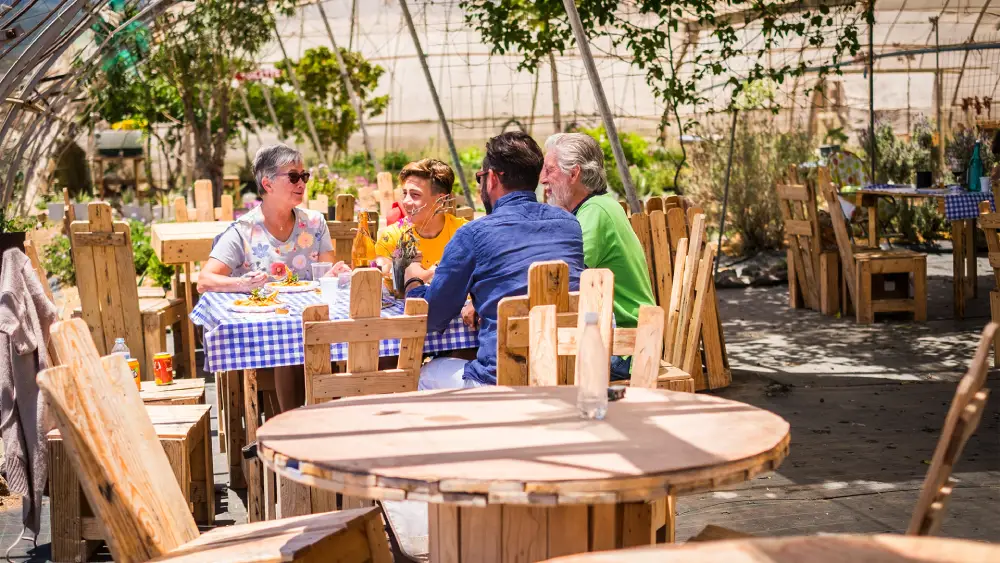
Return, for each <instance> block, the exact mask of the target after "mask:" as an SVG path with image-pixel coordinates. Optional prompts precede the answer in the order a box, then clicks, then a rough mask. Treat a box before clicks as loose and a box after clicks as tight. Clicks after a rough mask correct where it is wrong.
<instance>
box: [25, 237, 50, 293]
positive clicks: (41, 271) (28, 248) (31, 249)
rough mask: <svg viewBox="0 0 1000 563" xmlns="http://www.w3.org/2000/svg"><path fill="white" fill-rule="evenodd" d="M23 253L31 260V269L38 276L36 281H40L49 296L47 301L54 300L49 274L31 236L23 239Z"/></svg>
mask: <svg viewBox="0 0 1000 563" xmlns="http://www.w3.org/2000/svg"><path fill="white" fill-rule="evenodd" d="M24 253H25V254H27V255H28V260H30V261H31V269H32V270H34V271H35V275H36V276H38V281H40V282H42V287H43V288H44V289H45V295H46V297H48V298H49V301H53V302H54V301H55V298H54V297H52V288H51V287H49V276H48V274H47V273H46V272H45V267H44V266H42V261H41V260H39V258H38V249H37V248H36V247H35V241H33V240H31V237H28V239H27V240H25V241H24Z"/></svg>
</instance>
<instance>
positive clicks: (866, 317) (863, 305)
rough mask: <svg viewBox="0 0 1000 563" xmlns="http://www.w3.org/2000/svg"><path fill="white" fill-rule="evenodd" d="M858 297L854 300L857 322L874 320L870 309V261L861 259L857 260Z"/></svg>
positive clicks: (864, 322) (869, 322)
mask: <svg viewBox="0 0 1000 563" xmlns="http://www.w3.org/2000/svg"><path fill="white" fill-rule="evenodd" d="M856 283H857V288H858V298H857V300H855V302H854V308H855V310H856V311H857V321H858V324H871V323H873V322H875V314H874V311H872V273H871V262H869V261H868V260H861V261H859V262H858V280H857V282H856Z"/></svg>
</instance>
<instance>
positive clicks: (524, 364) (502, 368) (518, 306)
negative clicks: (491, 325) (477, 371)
mask: <svg viewBox="0 0 1000 563" xmlns="http://www.w3.org/2000/svg"><path fill="white" fill-rule="evenodd" d="M528 311H529V308H528V300H527V298H525V297H505V298H503V299H501V300H500V303H499V304H498V305H497V384H498V385H514V386H525V385H527V384H528V350H527V348H526V347H518V348H515V347H513V346H512V345H511V343H510V342H509V341H508V338H507V335H508V332H509V328H510V327H509V319H511V318H514V317H524V316H527V315H528Z"/></svg>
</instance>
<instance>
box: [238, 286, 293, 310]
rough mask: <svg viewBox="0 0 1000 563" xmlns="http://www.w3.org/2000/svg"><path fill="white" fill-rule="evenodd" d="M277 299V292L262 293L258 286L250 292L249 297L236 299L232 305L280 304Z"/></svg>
mask: <svg viewBox="0 0 1000 563" xmlns="http://www.w3.org/2000/svg"><path fill="white" fill-rule="evenodd" d="M280 303H281V301H278V292H277V291H272V292H271V293H268V294H266V295H265V294H264V292H263V291H261V290H260V288H257V289H255V290H253V291H251V292H250V297H248V298H246V299H237V300H235V301H233V305H236V306H237V307H273V306H275V305H278V304H280Z"/></svg>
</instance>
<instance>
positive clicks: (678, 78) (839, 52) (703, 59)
mask: <svg viewBox="0 0 1000 563" xmlns="http://www.w3.org/2000/svg"><path fill="white" fill-rule="evenodd" d="M460 5H461V7H462V8H463V9H464V10H465V20H466V22H467V23H468V24H469V25H471V26H472V27H473V28H474V29H476V30H477V31H478V32H479V33H480V34H481V35H482V37H483V40H484V41H485V42H486V43H487V44H489V45H492V50H493V53H495V54H505V53H517V54H519V55H520V56H521V57H522V59H521V61H520V63H519V69H521V70H527V71H534V70H536V69H537V67H538V64H539V63H540V62H541V61H543V60H545V59H546V58H547V57H548V56H549V53H550V52H556V53H560V54H565V53H567V52H572V51H573V50H574V49H575V44H574V40H573V33H572V29H571V28H570V25H569V22H568V20H567V16H566V12H565V9H564V7H563V3H562V0H507V1H504V2H496V1H495V0H462V1H461V2H460ZM576 5H577V9H578V11H579V12H580V19H581V20H582V22H583V27H584V29H585V30H586V31H587V34H588V36H589V37H590V39H591V41H594V40H607V41H610V42H611V44H612V45H614V46H615V47H616V48H623V49H624V53H625V55H624V56H625V57H626V58H627V60H628V61H629V62H630V63H631V64H632V65H633V66H635V67H637V68H639V69H641V70H643V71H644V72H645V74H646V80H647V82H648V84H649V86H650V87H651V88H652V91H653V93H654V95H656V97H657V98H659V99H660V100H662V101H663V102H665V105H666V107H667V112H668V113H665V114H664V122H666V121H667V119H668V115H669V113H673V115H672V117H673V119H674V121H675V122H677V125H678V126H679V127H680V129H681V131H686V130H687V129H688V128H689V127H690V125H691V123H681V122H680V119H679V116H678V114H677V111H676V110H677V108H678V107H684V106H687V107H692V108H693V107H695V106H697V105H699V104H703V103H705V102H707V101H708V99H707V97H706V96H707V94H706V93H705V91H704V90H703V89H702V84H703V83H704V82H705V81H706V80H708V79H711V78H713V77H720V76H724V77H725V83H726V84H727V85H728V87H729V93H730V103H729V106H730V107H735V105H736V104H735V102H736V100H737V98H738V96H739V94H740V92H741V91H742V90H743V88H744V87H745V86H746V85H747V84H752V83H755V82H757V81H760V80H763V79H768V80H770V81H773V82H775V83H778V84H780V83H782V82H783V81H784V80H785V79H786V78H788V77H793V76H801V75H802V74H804V73H805V71H806V69H807V67H809V66H811V65H813V64H814V61H807V60H801V59H800V60H798V62H797V63H794V64H790V63H780V64H772V63H771V62H770V61H771V59H770V57H769V52H770V51H771V50H772V49H773V48H775V47H781V46H783V45H785V44H787V43H789V42H794V43H795V44H799V43H800V42H801V43H802V44H804V45H808V46H809V47H811V48H823V49H827V50H828V52H829V59H828V60H827V61H823V64H822V65H821V67H820V69H819V75H820V76H822V75H824V74H826V73H828V72H829V71H830V70H831V69H835V68H836V65H837V64H838V63H840V62H843V61H845V60H847V59H849V58H850V57H853V56H854V55H856V54H857V53H858V52H859V50H860V47H861V46H860V43H859V41H858V37H859V35H858V25H859V23H860V21H861V19H862V18H863V15H862V12H861V11H860V10H859V9H858V6H862V5H863V4H862V3H861V2H857V6H855V5H845V6H840V7H828V6H826V5H824V4H823V3H820V5H819V6H818V7H816V8H815V9H807V10H802V11H797V10H793V9H789V6H790V5H791V4H789V3H788V2H787V0H728V1H727V2H724V3H719V2H716V1H715V0H635V2H629V3H626V4H622V3H620V2H618V1H616V0H577V1H576ZM626 12H627V13H626ZM700 29H707V30H710V34H711V37H709V38H708V39H707V40H706V39H702V41H701V42H700V43H699V44H698V45H697V46H696V48H691V49H690V50H688V51H687V55H686V58H685V65H684V69H683V72H680V71H679V68H678V66H677V64H676V63H675V62H674V61H675V52H676V51H679V50H680V49H681V45H682V43H683V42H686V41H687V40H688V36H689V33H693V32H696V31H698V30H700ZM745 29H746V30H747V31H748V32H749V33H752V39H753V40H752V41H751V40H750V39H751V38H750V37H748V35H747V34H746V33H743V30H745ZM598 43H599V41H598ZM746 57H749V59H750V61H749V64H747V63H746ZM676 58H677V59H679V58H680V57H679V56H677V57H676ZM678 62H679V61H678ZM727 109H728V108H727Z"/></svg>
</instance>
